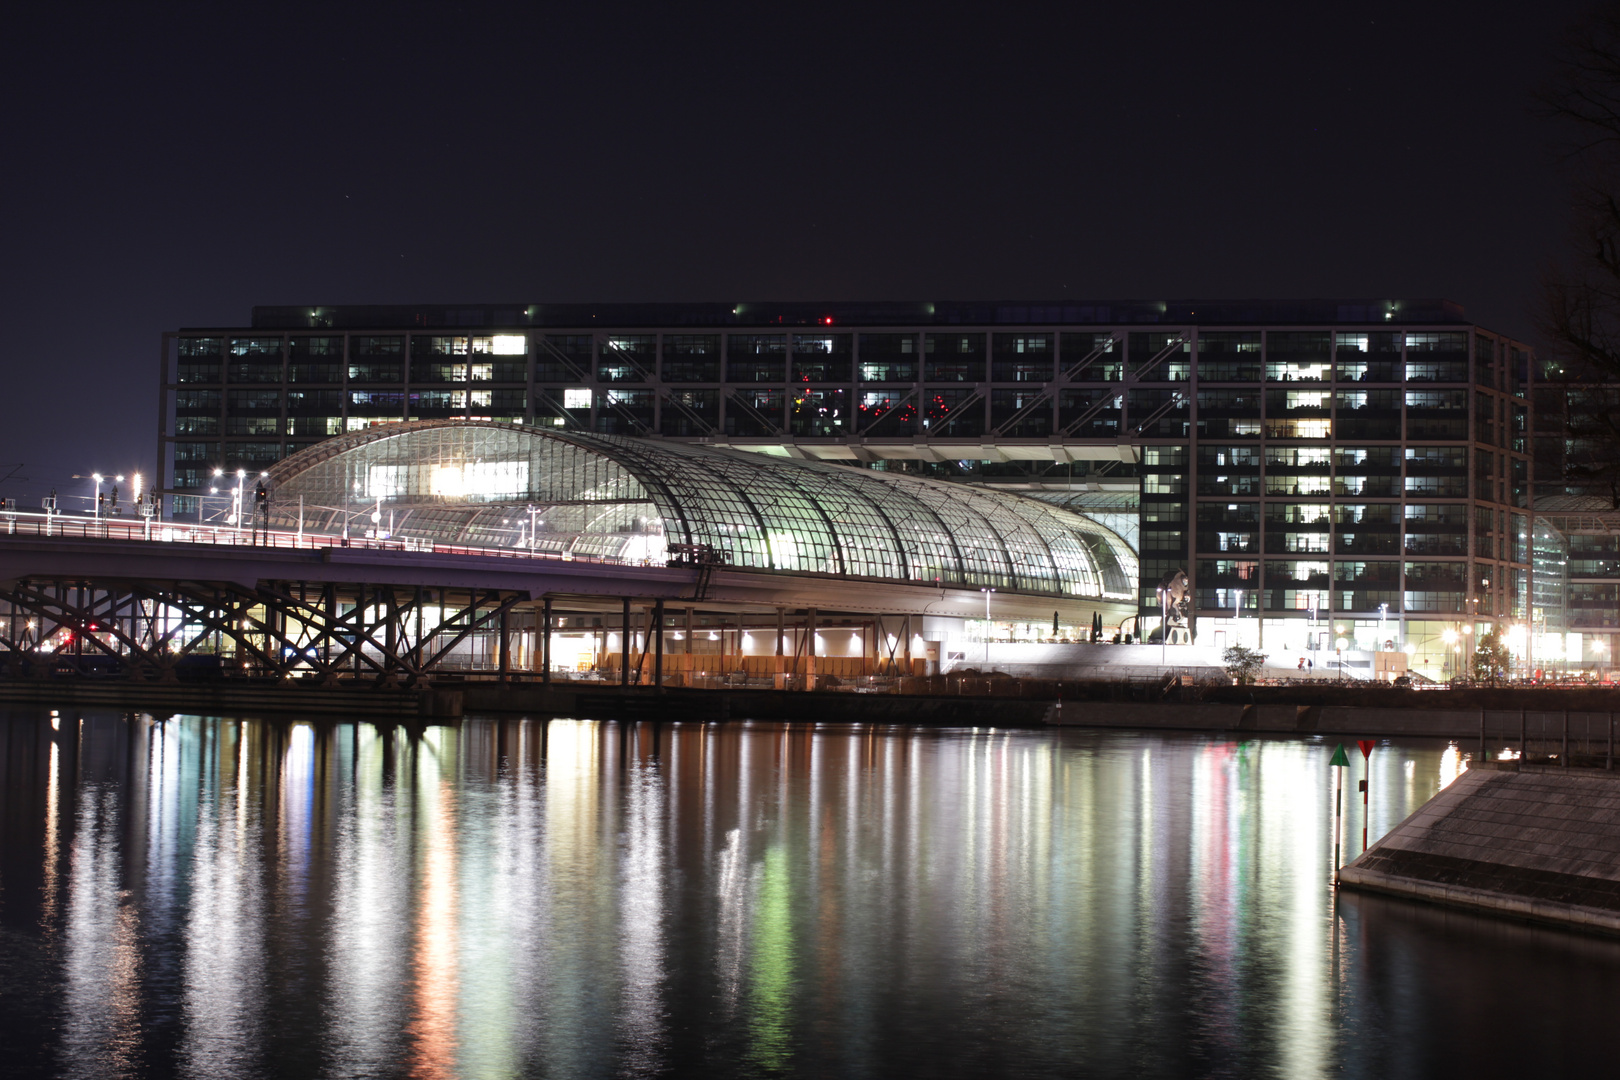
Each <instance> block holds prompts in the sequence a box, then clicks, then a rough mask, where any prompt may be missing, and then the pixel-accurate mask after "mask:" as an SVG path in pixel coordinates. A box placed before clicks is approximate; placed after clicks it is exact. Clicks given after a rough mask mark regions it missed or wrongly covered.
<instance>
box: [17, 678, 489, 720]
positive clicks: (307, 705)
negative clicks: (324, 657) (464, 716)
mask: <svg viewBox="0 0 1620 1080" xmlns="http://www.w3.org/2000/svg"><path fill="white" fill-rule="evenodd" d="M0 704H12V705H49V706H51V707H53V708H61V707H63V706H74V705H78V706H99V707H105V708H114V709H141V710H157V709H164V710H171V711H174V712H188V713H198V712H200V713H248V714H257V713H295V714H299V715H340V716H368V717H407V716H412V717H415V716H422V717H455V716H460V715H461V711H462V692H461V690H460V689H459V688H458V689H428V690H404V689H392V688H383V687H320V686H310V685H306V684H302V683H274V682H199V683H160V682H134V681H125V680H111V679H109V680H92V679H27V680H24V679H18V680H6V681H0Z"/></svg>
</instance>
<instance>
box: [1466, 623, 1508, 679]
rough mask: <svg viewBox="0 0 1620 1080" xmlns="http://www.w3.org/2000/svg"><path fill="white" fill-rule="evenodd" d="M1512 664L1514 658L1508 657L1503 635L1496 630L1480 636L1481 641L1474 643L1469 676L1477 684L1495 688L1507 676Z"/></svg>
mask: <svg viewBox="0 0 1620 1080" xmlns="http://www.w3.org/2000/svg"><path fill="white" fill-rule="evenodd" d="M1512 663H1513V657H1512V656H1510V655H1508V650H1507V646H1506V645H1505V644H1503V643H1502V638H1501V635H1499V634H1498V633H1497V632H1496V631H1495V630H1487V631H1486V632H1485V633H1483V634H1481V635H1479V640H1478V641H1477V642H1475V643H1474V655H1473V657H1472V660H1471V662H1470V664H1469V675H1470V676H1471V677H1472V678H1473V680H1474V681H1475V682H1483V683H1490V684H1491V685H1492V686H1495V685H1496V683H1497V681H1498V680H1499V679H1501V678H1502V677H1503V676H1505V675H1506V674H1507V671H1508V666H1509V665H1510V664H1512Z"/></svg>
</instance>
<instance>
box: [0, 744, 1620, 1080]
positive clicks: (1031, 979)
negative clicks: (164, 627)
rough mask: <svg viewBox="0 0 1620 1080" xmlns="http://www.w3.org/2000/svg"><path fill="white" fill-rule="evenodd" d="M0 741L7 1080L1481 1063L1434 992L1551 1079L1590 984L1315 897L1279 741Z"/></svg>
mask: <svg viewBox="0 0 1620 1080" xmlns="http://www.w3.org/2000/svg"><path fill="white" fill-rule="evenodd" d="M4 732H5V739H4V744H3V746H0V755H3V757H0V780H3V781H4V783H5V784H6V791H7V793H8V795H7V798H6V799H5V800H3V801H0V836H4V838H5V843H4V846H3V847H0V921H3V926H4V929H5V931H6V933H7V934H8V935H9V937H8V939H7V940H9V941H13V942H17V943H19V944H17V945H16V946H14V947H10V948H9V950H8V951H7V952H6V953H4V954H0V984H3V985H8V986H13V987H16V986H24V987H27V988H28V989H26V990H25V991H23V992H21V993H20V994H19V992H18V991H16V990H12V991H9V992H8V995H9V996H8V997H7V998H6V1004H7V1005H8V1006H15V1008H8V1009H6V1010H5V1011H4V1012H0V1033H3V1034H4V1036H5V1042H6V1044H7V1045H8V1046H17V1047H21V1048H22V1051H21V1052H20V1053H19V1055H18V1056H17V1059H16V1063H17V1067H18V1071H17V1075H29V1074H30V1072H33V1073H37V1074H39V1075H59V1074H66V1075H85V1076H134V1075H171V1074H177V1075H185V1076H207V1077H213V1076H218V1077H235V1076H262V1075H270V1074H276V1075H329V1076H356V1075H397V1074H410V1075H420V1076H437V1077H454V1076H479V1077H518V1076H531V1075H538V1074H545V1075H566V1076H607V1075H653V1074H664V1073H671V1072H680V1071H692V1070H694V1069H696V1068H697V1067H698V1065H699V1063H701V1065H702V1067H703V1069H704V1070H705V1071H706V1072H707V1073H709V1074H712V1075H761V1076H765V1075H788V1074H792V1075H828V1074H841V1075H855V1076H885V1075H901V1074H915V1075H924V1074H926V1075H940V1076H958V1075H959V1076H980V1075H1058V1074H1065V1075H1066V1074H1070V1073H1073V1072H1077V1071H1087V1070H1089V1071H1092V1072H1097V1073H1102V1074H1131V1075H1147V1076H1183V1075H1241V1076H1253V1075H1273V1076H1287V1077H1311V1076H1323V1075H1329V1074H1339V1073H1347V1074H1349V1075H1389V1074H1392V1073H1402V1072H1409V1073H1423V1072H1425V1071H1432V1069H1431V1068H1430V1066H1431V1065H1433V1064H1434V1063H1435V1061H1436V1060H1438V1059H1436V1058H1435V1056H1434V1055H1435V1053H1436V1050H1435V1048H1436V1047H1438V1046H1442V1045H1449V1044H1450V1043H1452V1042H1455V1041H1456V1040H1458V1039H1463V1038H1467V1037H1469V1036H1470V1032H1472V1034H1473V1036H1476V1037H1478V1038H1480V1039H1482V1040H1487V1041H1488V1040H1491V1039H1494V1038H1496V1037H1497V1036H1498V1034H1499V1032H1498V1031H1497V1030H1496V1028H1495V1026H1494V1025H1493V1024H1492V1022H1491V1021H1490V1020H1489V1019H1488V1016H1489V1013H1488V1011H1486V1012H1484V1013H1482V1014H1481V1016H1479V1017H1474V1018H1472V1019H1471V1018H1470V1014H1469V1013H1468V1012H1467V1011H1466V1010H1464V1009H1461V1008H1459V1007H1458V1005H1457V1001H1458V995H1459V994H1462V996H1463V997H1465V998H1468V999H1470V1000H1474V999H1478V998H1479V997H1480V996H1481V995H1482V994H1483V995H1486V996H1488V994H1489V989H1488V988H1491V987H1495V988H1496V989H1497V990H1499V991H1500V992H1502V993H1508V992H1513V993H1520V992H1522V993H1523V994H1524V995H1525V996H1524V997H1522V998H1521V999H1520V1000H1519V1001H1518V1002H1517V1003H1516V1004H1515V1006H1514V1008H1515V1010H1517V1012H1518V1013H1519V1015H1520V1019H1521V1021H1523V1022H1522V1023H1521V1025H1520V1027H1519V1028H1518V1029H1516V1034H1517V1037H1518V1039H1519V1040H1520V1043H1521V1044H1523V1045H1525V1046H1527V1047H1528V1048H1529V1049H1528V1050H1527V1051H1526V1052H1527V1053H1528V1052H1531V1051H1534V1050H1535V1048H1536V1047H1537V1046H1539V1045H1545V1046H1546V1047H1547V1049H1548V1052H1549V1053H1556V1054H1557V1055H1558V1058H1557V1059H1558V1060H1559V1061H1561V1062H1578V1061H1579V1060H1581V1057H1582V1055H1583V1054H1585V1053H1586V1052H1587V1048H1591V1052H1592V1053H1596V1052H1598V1044H1597V1040H1598V1038H1599V1036H1600V1033H1601V1031H1602V1030H1603V1028H1602V1026H1601V1024H1597V1023H1596V1022H1595V1020H1593V1018H1592V1016H1591V1013H1592V1010H1591V1008H1590V1007H1585V1006H1583V1005H1581V1004H1580V1003H1571V1001H1570V1000H1569V998H1570V996H1571V994H1572V993H1573V991H1572V990H1571V987H1572V986H1578V987H1579V989H1580V992H1581V993H1582V994H1584V995H1597V996H1598V1000H1602V999H1603V995H1612V994H1613V993H1614V992H1616V991H1620V955H1617V951H1616V950H1617V947H1616V946H1615V945H1613V944H1610V943H1607V942H1591V941H1584V940H1580V939H1566V938H1562V937H1559V936H1558V935H1550V936H1549V934H1548V933H1547V932H1541V931H1525V930H1522V929H1520V928H1514V927H1510V926H1504V925H1501V924H1496V923H1491V922H1484V921H1479V920H1470V919H1467V918H1464V917H1461V916H1456V915H1444V914H1437V913H1434V912H1429V913H1427V914H1422V913H1420V914H1413V909H1411V908H1410V907H1409V906H1407V905H1399V904H1395V905H1390V904H1379V903H1374V902H1370V901H1366V900H1352V899H1346V900H1344V901H1342V902H1340V903H1339V904H1337V905H1336V904H1335V899H1334V896H1333V894H1332V891H1331V889H1330V887H1329V881H1330V878H1331V872H1332V867H1331V865H1330V863H1331V852H1332V846H1333V845H1332V840H1333V837H1332V834H1331V830H1332V822H1333V781H1332V776H1331V773H1330V771H1329V769H1328V768H1327V760H1328V757H1329V755H1330V754H1331V752H1332V749H1333V747H1332V745H1331V744H1324V743H1320V742H1314V741H1293V740H1259V741H1248V742H1234V741H1230V740H1227V739H1221V738H1192V737H1187V738H1176V737H1165V736H1159V735H1153V736H1147V735H1133V734H1129V733H1086V732H1074V731H1068V732H1061V733H1053V732H1045V731H1028V732H1024V731H1016V732H1009V731H990V730H986V731H950V732H941V731H926V730H924V731H919V730H905V729H874V728H852V727H818V726H775V725H752V726H740V725H738V726H715V725H707V726H705V725H668V726H654V725H647V724H640V725H614V724H594V723H584V722H573V721H566V720H555V721H550V722H542V721H517V720H514V721H498V722H494V721H492V722H481V721H468V722H466V723H464V724H462V725H460V726H457V727H398V726H377V725H372V724H332V723H291V724H289V723H265V722H256V721H242V720H233V719H205V718H198V717H169V718H163V717H159V718H148V717H140V716H125V717H117V716H87V717H85V718H84V719H83V720H80V719H79V718H78V717H77V716H76V715H75V716H73V717H71V718H67V717H64V718H63V719H62V722H61V723H59V724H58V725H55V726H53V725H51V724H50V723H49V722H48V720H47V719H46V718H43V717H33V716H21V715H19V716H14V717H12V718H11V719H10V721H9V723H7V725H6V726H5V729H4ZM1351 757H1352V760H1353V762H1354V764H1353V766H1352V769H1351V770H1350V773H1349V775H1348V777H1347V778H1346V785H1345V786H1346V789H1347V792H1349V791H1354V790H1355V787H1356V781H1357V780H1358V779H1360V778H1361V776H1362V775H1363V770H1364V769H1368V770H1370V772H1371V780H1372V788H1371V791H1372V799H1371V803H1370V811H1371V813H1370V821H1369V835H1370V837H1371V838H1374V839H1376V837H1377V836H1379V835H1381V834H1382V833H1383V832H1384V831H1386V830H1387V829H1388V828H1390V827H1391V826H1393V824H1395V823H1396V822H1398V821H1399V820H1400V819H1401V818H1402V817H1404V816H1405V815H1406V814H1407V813H1408V812H1410V810H1411V809H1413V808H1415V807H1416V806H1417V805H1419V804H1420V803H1421V802H1422V801H1424V800H1425V799H1427V798H1428V797H1429V796H1430V795H1432V794H1433V793H1434V792H1435V791H1437V790H1438V789H1439V788H1440V787H1441V786H1442V785H1443V784H1444V783H1449V782H1450V780H1451V779H1453V778H1454V777H1455V776H1456V775H1457V773H1458V772H1459V771H1460V770H1461V769H1462V768H1465V767H1466V760H1465V755H1464V753H1463V752H1461V751H1460V750H1459V749H1458V748H1456V747H1445V746H1441V745H1438V744H1424V745H1411V746H1388V745H1386V746H1383V747H1381V748H1380V749H1378V750H1377V751H1376V752H1375V753H1374V755H1373V758H1372V760H1371V762H1370V763H1368V764H1363V762H1362V761H1361V760H1360V755H1359V754H1354V753H1352V755H1351ZM1346 811H1347V817H1346V821H1345V841H1346V849H1347V851H1350V852H1352V853H1353V852H1354V851H1356V850H1359V848H1360V831H1361V824H1362V820H1361V817H1360V813H1361V807H1360V805H1359V800H1352V799H1349V798H1347V800H1346ZM1425 919H1426V920H1428V921H1427V922H1425V921H1424V920H1425ZM1551 939H1556V940H1558V941H1559V942H1561V943H1562V944H1559V945H1557V946H1556V947H1548V946H1547V945H1546V941H1547V940H1551ZM1482 950H1483V951H1485V952H1488V953H1489V955H1490V956H1491V959H1492V963H1491V965H1489V966H1483V967H1482V966H1481V963H1480V960H1479V957H1480V956H1481V955H1482ZM1463 971H1466V972H1468V973H1470V978H1472V979H1473V980H1474V981H1473V982H1470V983H1468V984H1467V986H1466V987H1465V988H1463V989H1459V986H1458V983H1457V973H1458V972H1463ZM1571 972H1575V973H1578V976H1579V977H1578V978H1576V979H1574V980H1571V978H1570V975H1571ZM1585 1000H1589V998H1583V1001H1585ZM40 1018H45V1019H46V1020H47V1021H48V1022H40ZM1577 1020H1582V1022H1587V1023H1590V1024H1591V1025H1592V1026H1589V1027H1581V1026H1578V1025H1577ZM1501 1060H1507V1058H1502V1059H1501ZM1527 1060H1528V1059H1527ZM1372 1063H1377V1067H1376V1068H1374V1067H1373V1064H1372ZM1476 1070H1477V1071H1478V1074H1479V1075H1490V1074H1492V1073H1493V1071H1494V1066H1493V1063H1492V1059H1490V1058H1489V1057H1483V1058H1481V1060H1480V1061H1479V1062H1478V1063H1477V1065H1476Z"/></svg>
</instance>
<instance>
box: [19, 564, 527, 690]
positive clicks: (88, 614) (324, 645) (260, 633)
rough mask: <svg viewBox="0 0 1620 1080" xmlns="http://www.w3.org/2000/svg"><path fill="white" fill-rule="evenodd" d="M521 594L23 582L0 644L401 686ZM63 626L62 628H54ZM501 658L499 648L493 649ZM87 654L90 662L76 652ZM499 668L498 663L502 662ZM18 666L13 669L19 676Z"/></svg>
mask: <svg viewBox="0 0 1620 1080" xmlns="http://www.w3.org/2000/svg"><path fill="white" fill-rule="evenodd" d="M526 598H527V596H526V594H525V593H521V592H514V591H511V590H500V589H425V588H423V587H420V586H412V587H400V586H392V585H371V584H366V583H355V584H350V585H338V584H333V583H329V582H321V583H305V582H295V581H276V582H261V583H260V584H259V585H257V586H255V587H251V588H250V587H246V586H243V585H241V584H238V583H233V582H217V581H214V582H209V581H173V582H143V581H95V580H84V579H82V578H81V579H71V580H68V579H37V578H25V579H21V580H18V581H15V582H12V583H10V584H9V586H8V587H4V588H0V605H3V606H4V607H5V608H6V610H5V612H4V613H0V649H3V650H5V653H7V654H9V656H11V657H17V658H22V659H23V660H24V661H25V663H31V664H34V665H38V664H40V663H42V662H45V661H46V659H47V658H49V663H50V666H51V668H52V669H54V668H56V667H58V666H61V665H64V664H65V665H66V666H68V667H71V668H74V669H76V670H79V671H81V672H85V671H88V670H91V669H93V668H96V667H98V666H101V664H102V663H103V662H102V661H98V660H97V659H96V658H97V657H106V658H109V659H110V660H113V661H116V662H118V663H120V664H121V665H122V666H123V667H124V668H125V669H126V670H127V672H128V673H129V674H130V675H131V676H132V677H135V678H157V679H159V680H164V681H168V680H173V679H175V678H176V677H177V671H178V669H179V668H180V667H181V662H182V660H183V659H184V658H185V657H187V656H191V655H195V654H197V653H199V652H201V651H206V650H207V649H208V646H209V645H210V643H212V644H213V645H214V647H215V648H214V651H215V652H216V653H219V652H222V651H223V649H222V646H224V645H225V644H226V643H227V642H228V643H229V646H230V650H229V651H230V652H231V653H233V654H234V656H235V658H236V660H237V661H238V662H239V663H240V664H241V666H242V667H243V668H244V669H246V670H247V671H248V672H250V673H252V674H256V675H260V676H272V677H282V678H285V677H287V676H289V675H292V674H293V673H295V672H306V673H310V672H312V673H314V674H316V675H317V676H318V677H320V678H321V679H322V680H323V681H325V682H335V681H337V679H338V678H339V677H340V676H341V675H345V674H347V675H350V676H351V677H353V678H356V679H363V680H368V681H374V682H376V683H378V684H384V683H395V682H400V681H404V682H405V683H406V684H407V685H409V684H412V683H415V682H417V681H418V680H420V679H422V678H424V677H426V676H430V675H432V674H433V673H434V672H436V671H441V670H444V669H445V667H446V664H447V661H449V660H450V658H451V657H452V656H453V655H454V654H455V653H456V652H457V650H458V649H460V648H461V647H462V646H463V645H464V644H465V643H467V642H468V640H469V639H470V638H472V637H473V635H475V634H477V633H479V632H481V631H482V632H489V631H491V630H492V629H493V628H495V627H505V625H506V622H507V619H508V617H509V613H510V612H511V610H512V608H513V607H515V606H516V605H517V604H519V603H520V602H522V601H524V600H525V599H526ZM64 631H65V633H64ZM500 651H501V654H502V656H503V658H504V657H505V656H506V655H507V650H506V649H505V648H504V647H503V648H501V650H500ZM87 657H88V658H89V659H88V660H87V659H86V658H87ZM503 667H504V665H503ZM20 673H22V672H20V671H18V670H17V668H16V667H13V668H12V674H20Z"/></svg>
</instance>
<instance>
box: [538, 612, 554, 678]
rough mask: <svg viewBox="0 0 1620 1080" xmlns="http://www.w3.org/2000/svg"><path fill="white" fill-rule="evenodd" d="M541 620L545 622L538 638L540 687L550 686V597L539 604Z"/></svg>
mask: <svg viewBox="0 0 1620 1080" xmlns="http://www.w3.org/2000/svg"><path fill="white" fill-rule="evenodd" d="M540 607H541V616H540V617H541V618H542V619H544V620H545V623H546V629H545V633H544V634H543V635H542V636H541V638H540V683H541V685H542V686H550V685H551V597H549V596H548V597H546V598H545V599H544V600H542V601H541V603H540Z"/></svg>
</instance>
